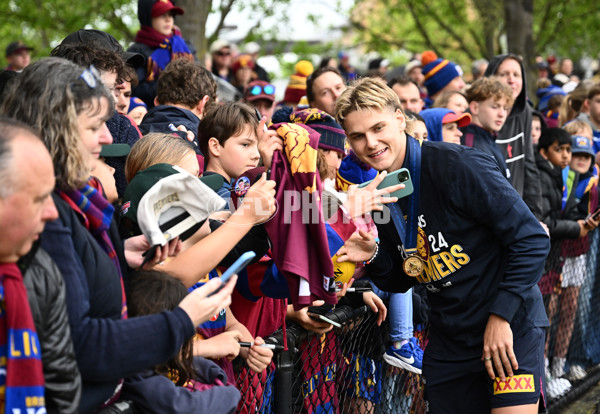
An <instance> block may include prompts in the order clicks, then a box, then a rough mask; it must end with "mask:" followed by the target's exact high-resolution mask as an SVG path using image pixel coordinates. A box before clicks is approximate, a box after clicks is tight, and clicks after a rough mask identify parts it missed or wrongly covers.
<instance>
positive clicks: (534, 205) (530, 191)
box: [485, 55, 542, 219]
mask: <svg viewBox="0 0 600 414" xmlns="http://www.w3.org/2000/svg"><path fill="white" fill-rule="evenodd" d="M509 57H512V56H511V55H498V56H495V57H494V58H493V59H492V60H490V63H489V65H488V67H487V70H486V71H485V76H493V75H495V74H496V72H497V71H498V67H499V66H500V64H501V63H502V62H504V60H505V59H506V58H509ZM516 60H517V61H519V64H520V65H521V73H522V74H524V73H525V70H524V68H523V64H522V63H521V62H520V60H519V59H516ZM531 111H532V110H531V107H530V106H529V104H528V103H527V82H526V76H523V89H522V90H521V93H520V94H519V96H518V97H517V99H516V100H515V103H514V105H513V107H512V110H511V111H510V114H509V115H508V118H507V119H506V123H505V124H504V126H503V127H502V129H501V130H500V132H499V133H498V137H497V138H496V144H497V145H498V147H499V148H500V150H501V151H502V154H503V155H504V159H505V160H506V165H507V167H508V169H509V171H510V174H511V180H512V181H511V182H512V185H513V187H515V189H516V190H517V191H518V192H519V194H520V195H521V197H523V201H525V204H527V206H528V207H529V209H530V210H531V211H532V212H533V214H534V215H535V216H536V217H537V218H538V219H540V218H541V211H542V197H541V196H542V190H541V185H540V175H539V172H538V169H537V166H536V164H535V157H534V155H533V145H532V143H531Z"/></svg>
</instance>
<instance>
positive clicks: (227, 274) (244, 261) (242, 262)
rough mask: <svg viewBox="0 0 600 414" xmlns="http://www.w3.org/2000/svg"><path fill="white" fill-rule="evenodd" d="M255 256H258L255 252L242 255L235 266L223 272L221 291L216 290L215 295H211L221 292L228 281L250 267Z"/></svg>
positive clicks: (234, 263)
mask: <svg viewBox="0 0 600 414" xmlns="http://www.w3.org/2000/svg"><path fill="white" fill-rule="evenodd" d="M255 256H256V253H254V252H246V253H244V254H242V255H241V256H240V257H238V258H237V260H236V261H235V262H233V264H232V265H231V266H229V268H228V269H227V270H225V271H224V272H223V274H222V275H221V277H220V279H221V282H223V283H222V284H221V286H219V289H217V290H215V291H214V292H213V293H211V295H213V294H215V293H217V292H218V291H219V290H221V288H222V287H223V286H225V283H227V281H228V280H229V279H231V276H233V275H235V274H238V273H239V272H241V271H242V270H243V269H244V268H245V267H246V266H248V265H249V264H250V262H251V261H252V259H254V257H255ZM209 296H210V295H209Z"/></svg>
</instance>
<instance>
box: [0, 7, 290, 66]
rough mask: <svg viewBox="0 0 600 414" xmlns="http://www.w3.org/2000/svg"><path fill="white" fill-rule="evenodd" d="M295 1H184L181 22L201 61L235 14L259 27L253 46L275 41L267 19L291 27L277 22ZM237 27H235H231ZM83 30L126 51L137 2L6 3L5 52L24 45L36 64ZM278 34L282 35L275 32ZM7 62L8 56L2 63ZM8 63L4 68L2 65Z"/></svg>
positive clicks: (0, 16)
mask: <svg viewBox="0 0 600 414" xmlns="http://www.w3.org/2000/svg"><path fill="white" fill-rule="evenodd" d="M290 1H291V0H178V1H176V3H177V4H178V5H179V6H181V7H183V8H184V10H185V11H186V13H185V14H184V15H183V16H178V17H177V22H176V23H177V24H178V25H179V26H181V28H182V32H183V33H184V36H185V37H186V38H189V39H190V40H192V42H193V43H194V44H195V45H196V46H197V48H198V52H199V55H200V56H201V55H202V53H203V52H204V51H205V48H206V45H207V44H210V42H211V41H213V40H215V39H217V38H218V37H219V35H220V34H221V33H222V32H223V31H224V30H225V29H226V28H227V27H226V24H227V16H228V15H229V14H230V13H231V12H232V11H234V10H235V11H237V12H238V14H240V15H244V14H245V15H247V16H248V18H247V20H248V21H251V22H253V24H254V26H253V27H251V28H250V29H249V31H248V33H247V34H246V36H245V37H246V38H247V39H248V40H260V39H261V38H264V37H265V36H267V35H269V33H268V32H266V31H264V30H261V27H260V26H261V22H262V21H263V20H264V19H266V18H277V21H278V23H279V24H286V22H287V21H288V16H285V15H283V16H281V17H280V16H275V14H277V13H280V12H281V11H282V10H283V11H285V6H286V4H289V3H290ZM209 13H214V14H216V15H217V17H218V24H217V27H216V28H215V30H213V31H212V33H206V29H205V28H206V21H207V18H208V15H209ZM229 24H231V23H229ZM234 24H235V22H234ZM82 28H88V29H90V28H95V29H100V30H105V31H107V32H109V33H110V34H112V35H113V36H115V37H116V38H117V40H119V41H120V42H121V44H123V45H124V46H127V45H128V44H130V43H131V42H133V39H134V37H135V33H136V32H137V30H138V29H139V22H138V19H137V0H85V1H77V0H76V1H73V0H8V1H1V2H0V38H1V39H4V41H3V42H0V47H2V49H3V48H4V47H6V46H7V45H8V43H10V42H12V41H14V40H18V39H21V40H23V41H24V42H26V43H27V44H28V45H31V46H33V47H34V48H35V49H36V50H35V52H34V58H35V57H39V56H47V55H48V54H49V53H50V50H52V48H53V47H54V46H56V45H57V44H58V43H59V42H60V41H61V40H62V39H63V38H64V37H65V36H66V35H67V34H69V33H71V32H74V31H76V30H78V29H82ZM271 30H272V32H271V33H275V32H276V29H271ZM0 59H3V56H2V57H0ZM2 63H4V62H2Z"/></svg>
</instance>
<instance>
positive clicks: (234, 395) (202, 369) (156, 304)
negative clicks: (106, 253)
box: [121, 270, 252, 414]
mask: <svg viewBox="0 0 600 414" xmlns="http://www.w3.org/2000/svg"><path fill="white" fill-rule="evenodd" d="M128 293H129V294H128V305H129V314H130V315H131V316H133V317H135V316H143V315H153V314H157V313H161V312H162V311H165V310H173V309H175V308H176V307H177V304H178V303H179V302H181V300H182V299H183V298H184V297H185V296H186V295H187V293H188V291H187V289H186V288H185V286H183V284H182V283H181V281H179V280H177V279H175V278H174V277H172V276H170V275H169V274H167V273H163V272H158V271H154V270H150V271H138V272H136V273H133V274H132V275H131V278H130V280H129V291H128ZM194 342H195V341H194V338H193V337H192V338H190V339H188V340H187V341H186V342H185V343H184V344H183V346H182V347H181V350H180V352H179V353H177V354H176V355H175V356H173V357H172V358H171V359H170V360H168V361H166V362H164V363H162V364H160V365H157V366H155V367H153V368H152V369H148V370H146V371H143V372H140V373H138V374H136V375H132V376H129V377H127V378H126V379H125V381H124V383H123V390H122V392H121V398H122V399H125V400H131V401H133V402H134V404H135V406H136V408H138V409H140V410H141V411H142V412H144V413H156V414H170V413H172V414H176V413H193V412H199V410H201V411H203V412H204V411H206V412H214V413H233V412H235V409H236V407H237V404H238V401H239V400H240V392H239V391H238V390H237V389H236V388H235V386H233V385H227V384H228V383H229V382H230V381H231V380H233V378H229V377H228V376H227V375H226V373H225V371H223V370H222V369H221V368H220V367H219V366H218V365H216V364H215V363H214V362H211V361H209V360H208V359H204V358H203V357H200V356H196V355H195V352H194ZM250 352H252V350H251V351H250Z"/></svg>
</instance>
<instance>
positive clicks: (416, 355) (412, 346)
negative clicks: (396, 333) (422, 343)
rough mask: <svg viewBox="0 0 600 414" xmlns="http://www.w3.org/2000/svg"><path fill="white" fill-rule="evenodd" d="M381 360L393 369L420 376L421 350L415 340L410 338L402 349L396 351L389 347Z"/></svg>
mask: <svg viewBox="0 0 600 414" xmlns="http://www.w3.org/2000/svg"><path fill="white" fill-rule="evenodd" d="M383 359H384V360H385V362H387V363H388V364H390V365H393V366H395V367H398V368H401V369H404V370H407V371H410V372H414V373H415V374H421V373H422V368H423V350H422V349H421V348H420V347H419V343H418V341H417V338H411V339H410V340H409V341H408V342H407V343H405V344H404V345H402V348H400V349H396V348H394V347H393V346H390V347H389V348H388V349H387V351H385V354H383Z"/></svg>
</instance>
